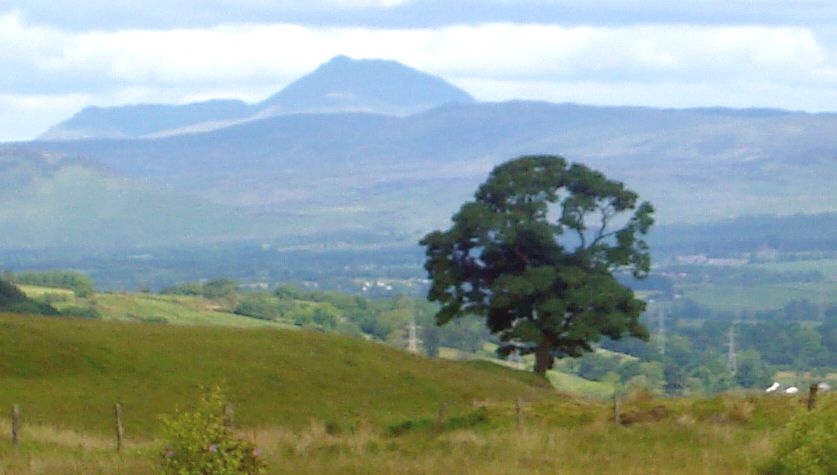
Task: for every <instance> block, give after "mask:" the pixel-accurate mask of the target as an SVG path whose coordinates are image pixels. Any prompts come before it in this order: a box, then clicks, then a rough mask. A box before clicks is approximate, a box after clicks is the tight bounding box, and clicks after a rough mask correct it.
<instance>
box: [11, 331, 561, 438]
mask: <svg viewBox="0 0 837 475" xmlns="http://www.w3.org/2000/svg"><path fill="white" fill-rule="evenodd" d="M221 381H225V382H226V383H227V385H228V386H229V387H230V397H231V399H232V401H233V402H234V403H235V405H236V406H237V412H238V418H239V419H240V421H241V422H242V423H243V424H245V425H246V426H250V427H259V426H274V425H281V426H284V427H291V428H298V427H301V426H305V425H307V424H308V423H310V421H311V420H314V419H317V420H323V421H339V422H340V423H341V424H342V423H346V424H350V423H359V422H363V421H369V422H374V423H388V422H393V421H397V420H400V419H402V418H409V417H417V416H420V415H425V414H430V413H433V412H434V411H436V410H437V408H438V406H439V404H440V403H441V402H442V401H446V402H447V403H448V404H449V407H450V411H452V413H457V412H460V411H465V410H468V409H470V408H471V407H472V404H473V402H474V401H478V400H479V401H481V400H495V399H498V400H513V399H514V398H516V397H518V396H522V397H526V398H527V399H532V400H535V399H540V398H544V397H548V396H550V395H551V394H552V391H551V388H550V387H549V385H548V384H547V383H546V382H545V381H544V380H542V379H539V378H535V377H534V376H533V375H531V374H530V373H527V372H521V371H515V370H510V369H506V368H499V367H497V368H495V367H492V368H491V370H486V369H485V367H484V366H480V364H479V363H459V362H454V361H445V360H431V359H428V358H424V357H420V356H417V355H412V354H409V353H406V352H403V351H399V350H396V349H393V348H390V347H387V346H384V345H381V344H375V343H370V342H367V341H364V340H362V339H359V338H357V339H356V338H347V337H341V336H338V335H330V334H322V333H316V332H310V331H287V330H276V329H241V328H224V327H197V326H195V327H188V326H176V325H155V324H133V323H127V322H107V321H95V320H79V319H64V318H43V317H21V316H12V315H3V316H0V408H2V407H6V408H8V407H11V404H13V403H19V404H21V406H22V408H23V411H24V413H25V414H26V418H27V420H28V422H29V423H32V424H37V425H54V426H57V427H60V428H64V429H70V430H78V431H83V432H90V433H100V434H101V433H109V432H110V430H111V411H112V407H113V403H115V402H117V401H119V402H121V403H122V404H123V405H124V406H125V417H126V426H127V427H128V429H127V430H128V431H129V432H130V433H131V434H132V435H134V436H136V437H150V436H153V435H154V433H155V428H156V425H157V416H158V415H159V414H163V413H169V412H172V411H173V410H174V409H175V408H176V407H182V406H186V405H188V404H189V403H190V401H192V400H193V399H194V398H195V397H196V395H197V394H198V392H199V387H200V386H201V385H211V384H215V383H218V382H221ZM349 388H351V390H349ZM4 412H5V411H4Z"/></svg>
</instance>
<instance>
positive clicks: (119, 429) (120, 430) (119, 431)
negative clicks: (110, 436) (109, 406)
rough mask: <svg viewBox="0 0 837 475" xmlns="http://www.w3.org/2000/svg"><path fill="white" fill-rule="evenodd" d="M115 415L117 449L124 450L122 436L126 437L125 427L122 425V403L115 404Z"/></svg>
mask: <svg viewBox="0 0 837 475" xmlns="http://www.w3.org/2000/svg"><path fill="white" fill-rule="evenodd" d="M113 416H114V418H115V422H116V451H117V452H122V438H123V437H125V429H124V426H123V425H122V404H119V403H116V404H114V405H113Z"/></svg>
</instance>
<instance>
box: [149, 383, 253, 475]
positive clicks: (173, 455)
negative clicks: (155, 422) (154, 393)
mask: <svg viewBox="0 0 837 475" xmlns="http://www.w3.org/2000/svg"><path fill="white" fill-rule="evenodd" d="M225 404H226V403H225V398H224V392H223V390H222V389H221V388H220V387H218V386H216V387H214V388H212V389H210V390H206V391H204V394H203V397H202V398H201V400H200V402H198V406H197V408H196V409H195V410H194V411H193V412H177V413H176V414H175V415H173V416H169V417H163V419H162V421H163V429H164V434H165V437H166V440H167V445H166V447H165V449H164V450H163V453H162V457H161V459H162V463H161V465H162V472H163V473H164V474H177V475H192V474H194V475H233V474H248V475H250V474H260V473H264V471H265V468H266V467H265V464H264V462H263V461H262V458H261V449H259V448H257V447H256V446H255V445H254V444H253V443H252V442H249V441H246V440H243V439H241V438H239V437H237V436H236V434H235V433H234V432H233V431H232V429H230V428H229V427H227V426H226V425H225V424H224V417H223V410H224V406H225Z"/></svg>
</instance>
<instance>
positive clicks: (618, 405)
mask: <svg viewBox="0 0 837 475" xmlns="http://www.w3.org/2000/svg"><path fill="white" fill-rule="evenodd" d="M613 422H615V423H616V425H621V424H622V401H620V400H619V391H613Z"/></svg>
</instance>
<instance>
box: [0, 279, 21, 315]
mask: <svg viewBox="0 0 837 475" xmlns="http://www.w3.org/2000/svg"><path fill="white" fill-rule="evenodd" d="M25 301H26V294H24V293H23V291H21V290H20V289H19V288H17V286H16V285H14V284H12V283H10V282H6V281H5V280H2V279H0V308H7V307H8V306H10V305H14V304H17V303H21V302H25Z"/></svg>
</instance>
